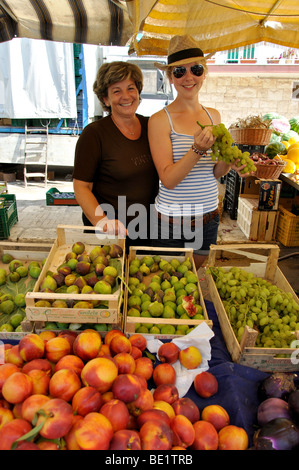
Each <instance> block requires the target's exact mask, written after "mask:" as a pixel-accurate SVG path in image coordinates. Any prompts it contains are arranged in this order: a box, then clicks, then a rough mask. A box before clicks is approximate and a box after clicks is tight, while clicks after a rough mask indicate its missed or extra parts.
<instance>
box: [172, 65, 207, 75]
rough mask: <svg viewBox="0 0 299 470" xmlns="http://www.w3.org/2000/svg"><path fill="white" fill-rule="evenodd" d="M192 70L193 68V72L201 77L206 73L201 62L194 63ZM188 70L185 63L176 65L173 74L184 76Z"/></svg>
mask: <svg viewBox="0 0 299 470" xmlns="http://www.w3.org/2000/svg"><path fill="white" fill-rule="evenodd" d="M190 70H191V73H193V75H195V76H196V77H201V76H202V74H203V73H204V68H203V66H202V65H201V64H196V65H192V66H191V67H190ZM186 72H187V69H186V67H184V66H183V65H181V66H179V67H175V68H174V69H173V70H172V73H173V76H174V77H175V78H182V77H183V76H184V75H186Z"/></svg>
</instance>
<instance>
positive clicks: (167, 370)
mask: <svg viewBox="0 0 299 470" xmlns="http://www.w3.org/2000/svg"><path fill="white" fill-rule="evenodd" d="M153 380H154V383H155V385H156V387H158V385H161V384H175V382H176V372H175V369H174V368H173V366H172V365H171V364H168V363H167V362H165V363H164V364H158V365H157V366H156V367H155V368H154V371H153Z"/></svg>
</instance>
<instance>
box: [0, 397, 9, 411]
mask: <svg viewBox="0 0 299 470" xmlns="http://www.w3.org/2000/svg"><path fill="white" fill-rule="evenodd" d="M0 407H1V408H7V409H8V410H10V408H11V404H10V403H8V401H6V400H4V398H0Z"/></svg>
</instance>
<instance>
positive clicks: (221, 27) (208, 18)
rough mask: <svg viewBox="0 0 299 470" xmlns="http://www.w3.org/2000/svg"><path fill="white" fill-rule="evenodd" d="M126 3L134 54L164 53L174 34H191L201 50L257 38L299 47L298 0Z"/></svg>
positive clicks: (230, 46) (142, 0) (139, 0)
mask: <svg viewBox="0 0 299 470" xmlns="http://www.w3.org/2000/svg"><path fill="white" fill-rule="evenodd" d="M127 8H128V12H129V16H130V18H131V21H132V25H133V29H134V36H133V39H132V42H131V50H132V51H133V50H134V51H136V52H137V54H138V55H148V54H149V55H167V50H168V43H169V40H170V38H171V37H172V36H174V35H177V34H179V35H182V34H190V35H191V36H193V37H194V38H195V39H196V40H197V41H198V42H199V44H200V47H201V49H202V50H203V51H204V53H212V52H215V51H223V50H228V49H234V48H236V47H240V46H245V45H247V44H253V43H257V42H261V41H265V42H270V43H275V44H280V45H282V46H287V47H295V48H299V1H298V0H263V1H260V0H132V1H127ZM140 33H142V37H141V39H140V36H141V34H140Z"/></svg>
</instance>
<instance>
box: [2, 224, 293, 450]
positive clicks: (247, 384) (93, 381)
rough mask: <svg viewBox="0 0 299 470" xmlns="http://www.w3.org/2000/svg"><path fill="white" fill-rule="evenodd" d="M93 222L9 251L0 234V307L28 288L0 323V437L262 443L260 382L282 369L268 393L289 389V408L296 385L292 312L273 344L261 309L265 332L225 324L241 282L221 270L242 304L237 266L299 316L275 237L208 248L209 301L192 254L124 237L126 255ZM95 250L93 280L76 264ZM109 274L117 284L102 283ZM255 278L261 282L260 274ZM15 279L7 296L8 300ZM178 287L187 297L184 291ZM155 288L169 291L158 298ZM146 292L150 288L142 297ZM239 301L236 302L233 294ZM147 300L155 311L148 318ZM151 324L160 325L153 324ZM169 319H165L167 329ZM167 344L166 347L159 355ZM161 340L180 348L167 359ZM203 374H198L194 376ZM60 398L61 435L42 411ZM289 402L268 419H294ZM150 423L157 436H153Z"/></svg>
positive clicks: (183, 445)
mask: <svg viewBox="0 0 299 470" xmlns="http://www.w3.org/2000/svg"><path fill="white" fill-rule="evenodd" d="M88 232H92V228H90V227H89V228H88V227H85V230H84V227H75V226H59V227H58V228H57V240H56V242H55V243H54V244H53V245H52V246H51V247H50V248H49V247H48V250H47V247H41V246H40V247H37V246H35V247H31V248H32V249H31V250H30V246H28V247H22V246H20V247H16V248H19V249H16V250H14V251H13V249H12V246H6V245H5V242H2V253H1V259H2V268H1V275H2V286H1V290H2V296H6V297H5V299H4V298H2V301H1V303H0V307H1V306H2V308H3V305H4V303H5V302H6V307H7V308H8V302H9V301H11V303H10V305H12V304H13V302H12V298H15V297H16V292H18V293H19V294H20V293H21V292H20V291H19V290H20V289H19V288H20V287H21V286H23V287H22V288H23V291H22V292H23V293H24V292H26V294H25V295H23V297H22V298H21V297H20V296H19V297H18V301H19V302H21V301H23V303H22V304H21V303H20V304H19V307H18V308H19V313H20V312H23V318H22V321H21V323H19V325H20V326H21V328H18V329H15V330H14V331H11V330H10V331H9V330H8V329H7V328H3V329H2V331H1V332H0V338H1V344H2V349H1V354H2V356H1V358H2V360H1V363H2V365H0V390H1V402H0V403H1V406H0V416H1V418H2V421H1V423H3V425H2V426H1V427H0V448H1V449H7V448H11V447H12V448H20V449H22V448H23V449H28V450H29V449H36V450H37V449H49V448H55V449H65V448H66V449H68V450H74V449H86V450H92V449H94V450H96V449H103V450H125V449H135V450H140V449H144V450H145V449H148V450H151V451H152V452H157V451H159V450H172V451H173V452H175V451H176V450H183V449H184V450H185V451H189V450H196V449H203V448H206V449H211V450H212V449H215V450H216V449H218V448H219V449H222V448H223V449H224V448H227V449H230V448H231V449H240V450H241V449H244V450H245V449H248V448H252V449H255V448H262V447H263V446H267V445H269V441H268V439H267V440H266V441H265V440H264V437H263V436H260V437H259V439H257V438H256V432H257V429H263V426H262V425H261V423H262V421H261V418H260V417H259V413H258V409H259V407H260V405H261V404H262V403H263V402H264V401H265V394H264V396H263V395H261V385H262V384H263V383H264V381H265V380H266V379H267V378H268V377H274V376H275V375H273V374H277V373H279V375H278V377H284V379H285V380H286V381H287V382H289V387H288V388H287V390H286V389H285V383H284V385H283V386H281V387H278V388H279V390H277V389H275V393H276V394H277V393H278V392H279V393H280V394H281V395H280V396H281V397H282V395H283V400H284V403H285V406H288V402H287V400H290V398H289V397H290V394H291V393H292V392H294V393H295V396H296V393H297V390H296V387H297V375H296V372H297V365H296V361H295V360H294V361H293V359H294V358H296V347H294V343H293V342H290V341H295V342H296V339H294V338H295V337H293V336H294V334H293V332H292V331H293V329H295V330H297V326H296V323H295V325H291V319H290V318H288V322H290V323H288V322H287V321H284V320H283V322H282V323H283V324H284V325H291V326H290V328H289V327H288V328H286V330H285V331H286V332H287V331H290V334H289V335H286V336H288V337H289V340H290V341H289V340H288V341H287V342H285V344H284V343H281V344H280V346H279V345H278V344H276V348H274V349H273V347H272V346H271V345H270V343H269V339H270V336H269V335H267V338H268V339H267V341H268V342H266V343H265V344H261V341H262V343H263V339H262V338H261V335H262V336H263V335H265V331H266V330H264V328H265V327H266V323H265V322H262V321H261V320H260V321H258V322H257V323H256V328H259V330H260V334H261V335H260V334H259V339H258V341H259V343H255V341H256V340H257V335H256V334H254V339H252V336H251V333H252V331H253V332H254V333H256V331H257V330H254V329H252V328H254V327H255V325H253V324H252V325H250V328H249V330H248V331H247V326H248V325H247V326H246V325H245V323H244V324H243V325H244V327H243V334H242V335H241V334H240V326H238V327H237V330H236V329H235V325H234V324H233V323H232V324H231V325H230V322H229V321H228V319H229V316H228V315H229V310H227V301H228V299H231V300H232V299H233V298H234V296H233V295H232V292H235V293H237V292H238V289H237V288H235V289H234V286H235V287H236V285H237V282H231V281H233V278H232V276H231V275H230V274H229V272H230V270H231V269H233V270H234V272H235V273H236V272H237V273H238V275H239V276H241V282H242V283H243V284H242V287H240V291H241V299H242V296H243V295H244V298H243V299H242V300H241V302H242V303H243V304H246V302H247V301H246V295H245V294H244V293H242V289H243V290H244V289H245V285H246V283H245V282H244V280H242V276H245V277H244V279H247V281H248V282H249V280H251V282H252V286H253V287H252V289H253V291H254V293H257V292H258V288H257V284H255V283H259V282H260V283H261V288H263V289H268V290H271V289H274V288H275V289H276V290H275V295H277V296H278V295H280V296H281V298H282V301H281V302H280V304H281V309H279V308H278V304H277V306H276V309H277V315H278V316H279V314H278V311H280V317H281V318H282V319H284V318H286V313H285V310H284V308H287V309H288V308H289V307H287V306H285V307H283V305H284V299H288V305H290V309H289V310H288V317H292V316H294V315H295V316H296V315H297V314H298V310H299V302H298V298H297V296H296V295H295V294H294V292H293V290H292V288H291V287H290V285H289V284H288V282H287V280H286V279H285V278H284V276H283V275H282V273H281V272H280V270H279V269H278V268H277V257H278V252H279V248H278V247H276V246H275V245H254V244H248V245H246V244H245V245H242V244H241V245H240V244H239V245H238V244H237V245H232V246H229V245H224V246H215V247H212V250H211V255H210V258H209V263H208V269H207V272H206V277H207V280H208V283H209V291H210V295H211V299H212V301H209V300H205V299H203V297H202V292H201V282H200V280H199V279H198V276H197V274H196V271H195V270H194V263H193V257H192V253H190V251H188V250H179V251H178V252H177V251H175V250H173V249H164V250H163V249H156V251H155V250H153V249H152V248H150V247H138V248H136V247H131V251H130V254H129V255H128V256H126V255H125V252H124V249H123V248H124V246H121V245H120V244H119V243H120V241H119V240H117V239H110V240H107V239H103V238H102V239H101V240H99V238H98V237H97V236H96V234H94V233H88ZM22 248H25V253H24V251H22ZM26 249H27V250H26ZM45 250H46V251H45ZM267 250H268V251H269V250H270V251H269V252H268V253H267ZM26 251H27V252H29V251H31V255H30V256H29V255H28V253H27V256H26ZM32 253H33V254H35V257H36V261H35V263H34V262H33V261H34V260H33V259H32ZM44 256H45V257H44ZM80 257H81V258H80ZM33 258H34V256H33ZM100 258H101V263H100ZM105 258H106V259H107V260H108V263H107V264H106V260H105ZM248 259H249V262H248ZM94 260H97V261H96V263H95V265H93V266H94V267H95V269H97V270H98V269H99V266H100V265H101V266H102V269H103V272H101V273H100V272H99V271H98V272H97V275H96V278H95V277H94V274H95V272H94V271H93V270H92V271H89V270H88V272H85V274H83V269H87V267H89V268H90V266H91V265H92V264H93V262H94ZM246 260H247V262H246ZM219 266H220V267H219ZM231 266H233V268H232V267H231ZM136 267H137V270H136ZM67 268H68V269H67ZM150 268H151V269H152V270H151V269H150ZM105 269H106V271H105V273H104V270H105ZM218 269H220V270H221V272H222V273H223V274H225V272H227V276H228V281H229V284H227V289H226V290H223V288H222V287H221V286H220V285H219V284H218V282H217V278H216V277H215V274H216V270H218ZM4 271H5V273H6V274H5V273H4ZM108 271H109V273H108ZM140 273H142V275H141V277H140ZM21 274H22V276H23V277H22V278H21ZM167 274H168V275H170V276H167ZM18 276H20V278H19V279H18V280H16V278H17V277H18ZM34 276H35V277H34ZM71 277H72V282H70V283H69V282H68V281H69V280H70V279H71ZM104 277H105V279H106V282H104ZM83 278H85V280H87V279H88V280H89V281H90V284H93V286H94V291H93V289H90V287H91V285H90V284H87V283H86V284H84V283H83ZM108 278H109V279H110V282H111V285H110V289H108V290H106V289H107V286H108V283H107V279H108ZM112 278H114V282H112V281H113V279H112ZM263 278H265V279H267V282H266V281H265V282H261V281H258V279H263ZM168 279H170V280H171V283H172V284H171V287H170V288H169V286H168V284H167V283H169V282H170V281H169V280H168ZM236 279H237V277H236ZM256 279H257V280H256ZM67 280H68V281H67ZM74 281H75V282H76V283H75V282H74ZM223 281H224V279H223ZM159 282H160V284H159ZM270 282H271V283H273V287H270V284H268V283H270ZM53 283H56V285H55V289H54V287H53ZM163 283H164V284H163ZM68 284H69V285H68ZM83 284H84V286H85V288H84V286H83ZM112 284H113V286H112ZM181 284H182V285H183V286H184V287H182V285H181ZM222 285H223V283H222ZM13 286H14V296H12V297H9V295H8V293H9V292H11V295H12V293H13V290H12V288H13ZM79 286H80V287H79ZM167 286H168V287H167ZM228 286H230V289H229V288H228ZM104 287H105V290H102V289H103V288H104ZM150 289H151V290H152V293H151V292H150ZM182 289H183V290H185V293H183V294H182V292H179V290H182ZM138 290H139V291H140V292H138ZM92 291H93V293H92ZM161 291H163V294H164V296H163V298H164V297H165V299H164V300H165V302H164V301H163V302H158V301H157V300H155V299H157V297H155V295H156V294H158V293H159V295H160V296H161ZM248 291H249V292H250V289H249V287H248ZM150 294H151V295H152V296H153V297H152V299H151V301H150V302H149V303H148V304H147V305H145V304H144V303H146V302H147V301H146V296H150ZM170 294H171V295H170ZM173 294H175V295H173ZM186 294H187V295H186ZM168 295H169V298H168ZM258 295H259V294H258ZM141 296H144V298H142V300H143V302H141ZM268 297H269V298H268ZM268 297H264V300H265V302H269V305H270V306H271V311H272V310H274V305H272V303H273V296H272V295H270V294H268ZM256 298H257V299H258V298H259V297H256ZM161 299H162V297H161ZM175 299H176V300H175ZM139 300H140V302H139ZM174 300H175V302H174ZM24 302H25V304H24ZM277 302H278V300H277ZM174 303H176V305H177V307H176V311H177V314H176V315H174V316H173V315H170V314H169V313H170V311H171V307H170V306H171V304H174ZM21 305H22V306H21ZM234 305H236V306H237V298H235V303H234ZM248 305H249V304H248ZM138 306H140V311H139V316H135V315H136V312H135V315H134V314H133V315H132V310H138ZM161 306H162V310H163V313H164V312H166V311H167V315H164V316H163V315H162V310H161V312H160V313H158V310H157V307H159V308H161ZM153 307H156V308H155V309H154V308H153ZM167 307H168V308H167ZM144 309H146V311H147V312H148V313H149V314H146V315H144V316H143V315H142V314H141V312H143V311H145V310H144ZM261 311H262V310H261ZM17 313H18V312H15V311H14V310H12V311H10V312H9V313H8V311H6V313H5V314H4V312H2V315H5V321H6V325H7V324H9V319H10V318H12V316H14V318H15V319H16V314H17ZM272 313H273V312H272ZM24 314H26V318H24ZM252 318H253V317H252ZM55 320H56V321H55ZM238 321H240V320H238ZM292 321H294V320H293V319H292ZM150 323H152V326H151V327H150ZM142 325H143V326H144V327H146V330H145V329H142V328H141V326H142ZM170 325H172V329H169V326H170ZM262 325H263V326H262ZM297 325H298V323H297ZM132 326H133V328H132ZM154 326H155V328H156V329H152V328H153V327H154ZM164 326H168V329H166V330H164V329H163V327H164ZM140 328H141V329H140ZM175 329H177V331H175ZM277 331H278V329H277ZM283 331H284V330H283ZM276 339H278V338H276ZM165 345H168V348H167V347H166V348H164V350H163V353H162V349H161V348H162V346H165ZM169 345H172V347H171V349H173V348H174V349H176V351H175V354H176V355H174V356H171V354H170V352H169V351H170V349H169ZM191 352H192V354H190V353H191ZM51 364H52V365H51ZM50 369H51V371H50ZM204 373H205V374H207V375H204ZM200 376H201V377H202V378H203V379H204V380H203V382H201V383H200V379H199V378H198V377H200ZM138 377H139V378H138ZM211 386H212V388H211ZM273 393H274V392H273ZM275 397H276V398H277V395H275ZM53 400H54V403H53ZM24 403H25V405H24ZM295 403H296V402H295ZM58 404H59V409H60V407H62V408H61V409H60V413H62V415H61V414H60V413H59V412H58V411H57V413H58V414H57V417H55V419H57V420H59V419H60V426H59V431H58V433H57V431H55V429H54V426H52V427H51V419H49V421H47V413H49V412H50V413H53V410H54V409H53V408H52V406H54V405H58ZM27 406H28V407H27ZM116 406H117V407H118V408H115V407H116ZM293 407H294V405H292V408H291V401H290V405H289V412H288V413H289V414H286V412H285V411H281V408H279V410H278V411H277V409H276V408H275V407H274V409H272V408H271V413H270V412H269V415H267V416H271V417H273V413H274V414H275V416H276V417H277V419H281V418H282V416H283V419H285V420H286V421H284V422H283V423H282V424H284V425H288V426H293V427H292V428H291V429H293V428H294V429H296V427H295V426H296V425H295V422H296V415H293V414H292V415H291V414H290V410H291V409H292V410H293ZM294 409H295V408H294ZM17 410H18V411H17ZM42 410H43V411H42ZM116 410H118V411H116ZM121 410H122V411H121ZM41 413H42V414H41ZM282 413H284V414H283V415H282ZM157 414H158V416H159V420H160V422H159V424H158V423H157V418H155V416H156V415H157ZM42 416H44V418H46V420H45V422H44V421H43V419H44V418H43V417H42ZM54 416H56V415H55V414H54ZM61 416H62V417H61ZM74 416H76V420H75V422H73V417H74ZM286 416H287V417H288V418H286ZM164 419H165V420H166V421H165V422H164ZM293 420H294V421H293ZM162 421H163V424H161V422H162ZM46 423H48V425H47V424H46ZM198 423H199V424H198ZM207 423H208V424H207ZM15 426H17V429H15ZM202 426H208V427H209V428H210V430H211V429H212V430H213V431H212V433H210V432H208V431H207V430H206V431H205V433H204V435H203V434H202V432H201V431H200V429H201V427H202ZM86 427H87V429H89V431H88V432H89V433H91V435H90V436H91V438H90V439H89V440H88V441H86V440H85V437H84V436H85V433H86ZM161 427H162V428H161ZM276 427H277V423H276ZM103 429H105V432H104V434H103ZM158 431H159V432H158ZM161 432H162V434H163V436H164V437H165V438H164V437H163V439H162V438H161V435H162V434H161ZM269 432H270V431H269ZM277 432H281V426H278V427H277V429H276V428H275V429H271V436H272V437H273V436H275V433H277ZM152 433H153V434H154V435H156V433H158V435H159V436H160V437H159V438H157V439H156V438H153V437H150V436H152V435H153V434H152ZM227 433H228V434H227ZM269 435H270V434H269ZM121 436H122V437H121ZM207 436H208V437H209V438H211V439H212V440H211V441H210V442H207V441H206V438H207ZM212 436H214V437H213V438H212ZM129 438H130V439H131V440H130V443H131V444H129ZM133 438H134V439H133ZM53 439H54V440H55V442H54V443H53ZM153 439H154V440H153ZM215 439H216V442H215ZM49 440H51V443H50V442H49ZM297 440H298V439H297ZM297 440H296V437H293V435H292V439H289V440H288V439H286V440H284V441H283V443H282V442H280V441H279V440H278V444H277V448H294V447H296V446H297V445H298V442H297ZM51 446H52V447H51ZM205 446H206V447H205Z"/></svg>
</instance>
